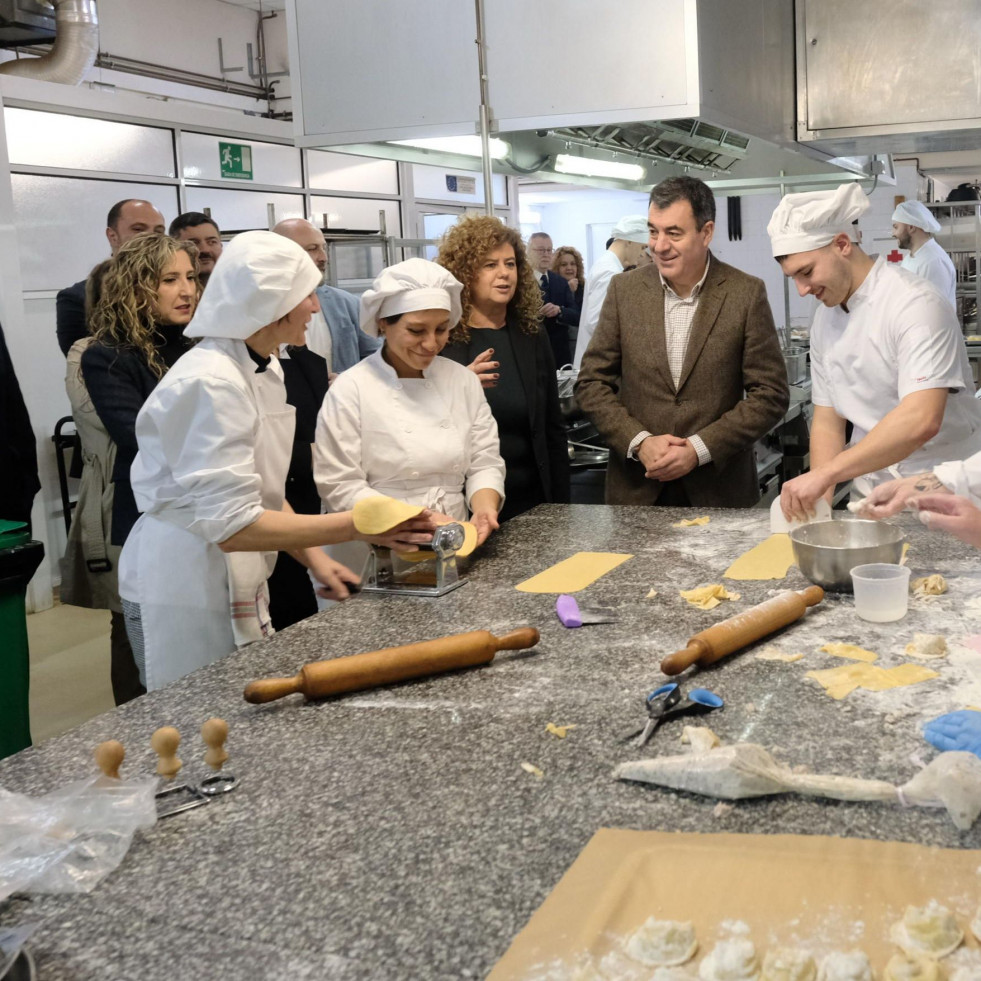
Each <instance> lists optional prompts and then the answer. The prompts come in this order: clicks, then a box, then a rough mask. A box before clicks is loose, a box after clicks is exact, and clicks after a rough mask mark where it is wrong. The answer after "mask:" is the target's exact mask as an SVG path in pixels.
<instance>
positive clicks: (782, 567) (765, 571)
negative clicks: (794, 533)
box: [725, 535, 794, 582]
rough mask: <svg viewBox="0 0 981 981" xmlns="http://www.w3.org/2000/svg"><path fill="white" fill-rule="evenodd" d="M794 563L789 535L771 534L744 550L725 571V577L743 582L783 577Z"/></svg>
mask: <svg viewBox="0 0 981 981" xmlns="http://www.w3.org/2000/svg"><path fill="white" fill-rule="evenodd" d="M793 564H794V549H793V545H792V544H791V542H790V535H771V536H770V537H769V538H768V539H766V541H763V542H760V544H759V545H756V546H754V547H753V548H751V549H750V550H749V551H748V552H744V553H743V554H742V555H740V556H739V558H738V559H736V561H735V562H733V563H732V565H731V566H729V568H728V569H726V571H725V578H726V579H738V580H742V581H743V582H749V581H753V580H761V579H784V578H786V575H787V571H788V570H789V569H790V567H791V566H792V565H793Z"/></svg>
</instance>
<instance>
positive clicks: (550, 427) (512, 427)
mask: <svg viewBox="0 0 981 981" xmlns="http://www.w3.org/2000/svg"><path fill="white" fill-rule="evenodd" d="M436 261H437V262H438V263H439V264H440V265H441V266H443V267H444V268H446V269H448V270H449V271H450V272H451V273H452V274H453V275H454V276H455V277H456V278H457V279H458V280H460V282H461V283H463V284H464V285H463V293H462V295H461V298H460V299H461V303H462V305H463V317H462V319H461V320H460V323H459V324H458V325H457V326H456V327H455V328H454V329H453V331H452V332H451V334H450V341H449V343H448V344H447V345H446V347H445V348H443V351H442V356H443V357H446V358H451V359H453V360H454V361H457V362H459V363H460V364H464V365H468V366H469V367H470V368H472V369H473V370H474V371H475V372H476V373H477V375H478V377H479V378H480V379H481V382H482V383H483V385H484V389H485V394H486V396H487V401H488V403H489V404H490V408H491V412H492V413H493V414H494V418H495V420H496V421H497V428H498V433H499V436H500V441H501V456H502V457H504V463H505V464H506V466H507V475H506V477H505V483H504V507H503V509H502V510H501V513H500V516H499V517H500V520H502V521H505V520H507V519H508V518H513V517H515V516H516V515H519V514H521V513H523V512H524V511H528V510H530V509H531V508H533V507H535V505H537V504H543V503H550V502H567V501H568V500H569V453H568V443H567V440H566V433H565V426H564V425H563V422H562V414H561V412H560V411H559V399H558V390H557V387H556V380H555V362H554V359H553V357H552V349H551V346H550V344H549V341H548V337H547V336H546V334H545V332H544V331H543V330H542V329H541V326H540V325H541V318H540V316H539V311H540V310H541V305H542V299H541V291H540V289H539V287H538V283H537V282H536V280H535V277H534V275H533V273H532V271H531V266H530V265H529V264H528V259H527V256H526V255H525V247H524V243H523V242H522V241H521V236H520V235H519V234H518V232H517V231H515V230H514V229H513V228H508V227H507V225H504V224H502V223H501V222H500V221H499V220H498V219H497V218H492V217H490V216H488V215H470V216H467V217H464V218H461V219H460V221H459V222H458V223H457V224H456V225H454V226H453V227H452V228H451V229H450V230H449V231H448V232H447V233H446V235H445V237H444V239H443V242H442V245H441V246H440V250H439V255H438V256H437V258H436ZM492 358H494V359H495V360H491V359H492Z"/></svg>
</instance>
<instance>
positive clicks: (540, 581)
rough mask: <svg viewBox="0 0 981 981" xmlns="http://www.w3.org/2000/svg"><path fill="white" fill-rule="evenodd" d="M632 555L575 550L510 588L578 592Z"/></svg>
mask: <svg viewBox="0 0 981 981" xmlns="http://www.w3.org/2000/svg"><path fill="white" fill-rule="evenodd" d="M632 558H633V555H624V554H621V553H619V552H576V554H575V555H571V556H569V558H567V559H563V560H562V561H561V562H557V563H556V564H555V565H553V566H550V567H549V568H548V569H546V570H545V571H544V572H539V573H538V575H537V576H532V577H531V579H526V580H525V581H524V582H519V583H518V585H517V586H515V587H514V588H515V589H518V590H520V591H521V592H522V593H578V592H579V590H580V589H585V588H586V587H587V586H589V585H590V584H591V583H594V582H596V580H597V579H599V578H600V576H605V575H606V574H607V573H608V572H610V571H611V570H612V569H615V568H616V567H617V566H618V565H622V564H623V563H624V562H626V561H627V560H628V559H632Z"/></svg>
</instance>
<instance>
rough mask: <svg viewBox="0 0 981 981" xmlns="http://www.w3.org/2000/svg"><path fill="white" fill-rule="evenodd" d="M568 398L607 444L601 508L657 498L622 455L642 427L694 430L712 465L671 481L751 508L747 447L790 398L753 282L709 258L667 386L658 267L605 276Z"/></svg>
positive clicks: (711, 499) (720, 502)
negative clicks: (599, 307)
mask: <svg viewBox="0 0 981 981" xmlns="http://www.w3.org/2000/svg"><path fill="white" fill-rule="evenodd" d="M744 393H745V398H744V397H743V396H744ZM576 397H577V399H578V401H579V405H580V406H581V407H582V409H583V411H584V412H585V413H586V414H587V415H588V416H589V417H590V419H592V421H593V423H594V425H595V426H596V428H597V429H598V430H599V432H600V435H601V436H602V437H603V439H604V440H605V442H606V444H607V445H608V446H609V447H610V464H609V468H608V470H607V476H606V501H607V503H608V504H654V503H656V501H657V498H658V495H659V494H660V492H661V487H662V484H661V483H660V482H659V481H656V480H648V479H647V478H646V477H645V476H644V467H643V465H642V464H641V463H639V462H638V461H636V460H628V459H627V447H628V446H629V445H630V441H631V440H632V439H633V438H634V437H635V436H636V435H637V434H638V433H639V432H641V431H642V430H647V431H648V432H650V433H652V434H653V435H655V436H657V435H661V434H664V433H669V434H672V435H675V436H684V437H688V436H692V435H695V434H697V435H698V436H700V437H701V438H702V440H703V441H704V443H705V446H706V447H707V448H708V450H709V452H710V453H711V454H712V462H711V463H709V464H707V465H705V466H702V467H696V468H695V469H694V470H693V471H691V473H689V474H687V475H686V476H685V477H682V478H681V480H682V482H683V485H684V489H685V492H686V493H687V495H688V499H689V500H690V501H691V503H692V504H693V505H694V506H696V507H751V506H752V505H754V504H756V503H757V502H758V501H759V496H760V494H759V481H758V479H757V474H756V462H755V459H754V454H753V444H754V443H755V442H756V441H757V440H758V439H760V438H761V437H762V436H763V435H764V434H765V433H767V432H768V431H769V430H770V429H771V428H772V427H773V426H774V425H776V424H777V423H778V422H779V421H780V419H781V418H782V417H783V415H784V413H786V411H787V406H788V404H789V393H788V388H787V370H786V366H785V364H784V360H783V355H782V354H781V351H780V343H779V341H778V339H777V333H776V330H775V328H774V325H773V315H772V314H771V312H770V307H769V304H768V303H767V298H766V289H765V287H764V285H763V282H762V280H759V279H757V278H756V277H754V276H748V275H747V274H746V273H743V272H740V271H739V270H738V269H735V268H733V267H732V266H729V265H726V264H725V263H724V262H719V261H718V260H717V259H716V258H714V257H712V260H711V263H710V265H709V271H708V275H707V277H706V280H705V285H704V287H703V289H702V294H701V298H700V299H699V302H698V310H697V312H696V314H695V319H694V322H693V323H692V330H691V337H690V339H689V342H688V350H687V352H686V354H685V360H684V365H683V368H682V372H681V379H680V382H679V385H678V388H677V390H676V389H675V386H674V384H673V382H672V380H671V371H670V369H669V367H668V358H667V347H666V344H665V337H664V288H663V287H662V285H661V279H660V276H659V274H658V271H657V267H656V266H655V265H653V264H651V265H648V266H643V267H641V268H639V269H636V270H633V271H631V272H627V273H623V274H621V275H619V276H614V278H613V279H612V281H611V282H610V288H609V291H608V292H607V296H606V301H605V303H604V305H603V312H602V313H601V314H600V320H599V324H598V325H597V328H596V333H595V334H594V335H593V339H592V342H591V343H590V345H589V348H588V349H587V351H586V353H585V355H584V356H583V361H582V369H581V371H580V372H579V380H578V382H577V384H576Z"/></svg>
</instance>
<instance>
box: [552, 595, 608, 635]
mask: <svg viewBox="0 0 981 981" xmlns="http://www.w3.org/2000/svg"><path fill="white" fill-rule="evenodd" d="M555 612H556V613H557V614H558V617H559V620H560V621H561V622H562V626H563V627H581V626H583V625H584V624H591V623H613V621H614V620H616V619H617V615H616V611H615V610H613V609H611V608H610V607H605V606H585V607H580V606H579V604H578V603H577V602H576V601H575V599H574V598H573V597H571V596H569V595H567V594H566V593H563V594H562V595H561V596H560V597H559V598H558V599H557V600H556V601H555Z"/></svg>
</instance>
